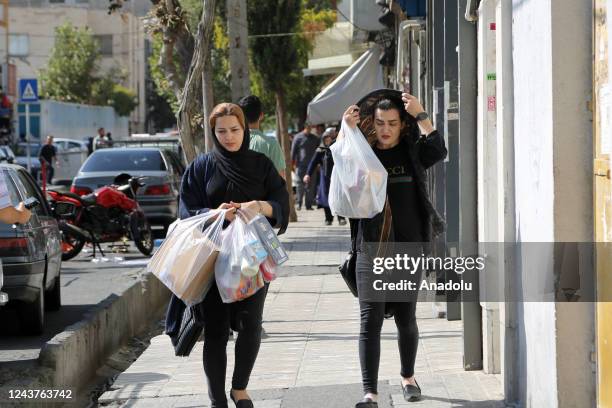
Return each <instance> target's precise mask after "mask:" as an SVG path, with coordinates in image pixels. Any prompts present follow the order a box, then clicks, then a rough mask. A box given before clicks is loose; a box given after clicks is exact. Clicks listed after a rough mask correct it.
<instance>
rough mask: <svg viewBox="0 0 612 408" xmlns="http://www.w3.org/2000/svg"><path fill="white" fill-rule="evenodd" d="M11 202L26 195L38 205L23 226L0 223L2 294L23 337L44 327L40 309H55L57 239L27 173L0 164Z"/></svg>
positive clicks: (42, 199) (58, 262)
mask: <svg viewBox="0 0 612 408" xmlns="http://www.w3.org/2000/svg"><path fill="white" fill-rule="evenodd" d="M0 172H2V174H0V176H2V177H4V179H5V181H6V186H7V188H8V189H9V194H10V197H11V202H12V204H13V205H17V204H18V203H19V202H20V201H24V200H26V199H28V198H30V197H34V198H36V199H37V200H38V201H39V203H40V204H39V205H38V206H37V207H35V208H33V209H32V217H31V218H30V221H29V222H28V223H27V224H23V225H8V224H4V223H0V258H1V259H2V269H3V272H4V286H3V287H2V290H3V291H4V292H6V293H7V294H8V297H9V303H8V305H7V306H6V307H13V306H14V307H15V308H17V311H18V314H19V316H20V320H21V323H22V327H23V329H24V331H25V332H26V333H28V334H40V333H42V332H43V329H44V321H45V309H46V310H58V309H59V308H60V306H61V284H60V268H61V262H62V258H61V257H62V251H61V246H60V245H61V236H60V231H59V228H58V226H57V221H56V220H55V218H54V217H53V215H52V214H51V210H50V208H49V205H48V203H47V200H46V199H45V197H44V196H43V194H42V192H41V191H40V189H39V188H38V186H37V185H36V183H35V182H34V179H33V178H32V176H30V174H28V172H27V171H26V170H25V169H24V168H22V167H20V166H17V165H11V164H0Z"/></svg>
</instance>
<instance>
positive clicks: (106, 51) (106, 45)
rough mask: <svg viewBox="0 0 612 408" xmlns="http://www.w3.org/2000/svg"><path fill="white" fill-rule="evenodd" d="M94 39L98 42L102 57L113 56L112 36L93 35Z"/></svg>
mask: <svg viewBox="0 0 612 408" xmlns="http://www.w3.org/2000/svg"><path fill="white" fill-rule="evenodd" d="M94 37H95V39H96V40H97V41H98V44H99V45H100V54H102V55H103V56H112V55H113V35H112V34H103V35H95V36H94Z"/></svg>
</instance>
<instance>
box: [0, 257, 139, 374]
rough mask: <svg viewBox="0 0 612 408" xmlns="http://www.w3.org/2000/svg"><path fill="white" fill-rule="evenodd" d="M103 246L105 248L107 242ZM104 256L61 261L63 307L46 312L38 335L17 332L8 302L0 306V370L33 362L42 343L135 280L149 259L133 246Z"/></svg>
mask: <svg viewBox="0 0 612 408" xmlns="http://www.w3.org/2000/svg"><path fill="white" fill-rule="evenodd" d="M102 248H103V249H104V250H105V251H106V248H107V245H103V247H102ZM85 250H87V249H85ZM106 258H107V259H108V261H106V262H102V261H99V262H92V257H91V252H88V253H81V254H79V255H78V256H77V257H76V258H74V259H73V260H71V261H67V262H63V263H62V271H61V274H62V308H61V309H60V310H59V311H57V312H47V314H46V322H45V326H46V329H45V333H44V334H43V335H41V336H26V335H22V334H21V333H20V328H19V321H18V318H17V315H16V313H15V310H11V308H10V302H9V305H8V306H7V307H4V308H0V369H3V368H9V367H12V366H15V368H17V366H23V365H29V364H33V363H35V362H36V359H38V354H39V352H40V349H41V347H42V345H43V344H44V343H45V342H47V341H48V340H49V339H51V338H52V337H54V336H55V335H56V334H58V333H60V332H62V331H64V330H65V328H66V327H68V326H70V325H72V324H74V323H77V322H79V321H80V320H81V319H82V318H83V315H84V314H85V313H87V312H88V311H89V310H91V309H92V308H93V307H95V306H96V305H97V304H98V303H100V302H101V301H102V300H104V299H106V298H107V297H109V296H112V295H113V294H118V293H120V292H121V291H123V290H124V289H126V288H128V287H129V286H130V285H131V284H132V283H133V282H134V281H135V280H136V279H138V274H139V273H140V272H141V271H142V270H143V268H144V265H145V264H146V262H147V260H148V258H146V257H144V256H143V255H142V254H141V253H140V252H138V250H137V249H136V248H135V247H133V246H132V247H130V249H129V252H128V253H125V254H123V253H112V252H109V253H106ZM98 259H99V258H98Z"/></svg>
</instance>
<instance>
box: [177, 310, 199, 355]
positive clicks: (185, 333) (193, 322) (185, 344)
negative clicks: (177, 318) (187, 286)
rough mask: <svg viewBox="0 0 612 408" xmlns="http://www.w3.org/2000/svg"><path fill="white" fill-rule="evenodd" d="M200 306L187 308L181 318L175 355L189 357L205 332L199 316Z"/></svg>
mask: <svg viewBox="0 0 612 408" xmlns="http://www.w3.org/2000/svg"><path fill="white" fill-rule="evenodd" d="M199 312H200V305H195V306H192V307H186V308H185V311H184V312H183V316H182V318H181V326H180V328H179V332H178V339H177V341H176V344H175V345H174V354H175V355H176V356H179V357H187V356H189V354H190V353H191V350H193V348H194V347H195V344H196V342H197V341H198V339H199V338H200V336H201V335H202V332H203V331H204V324H203V321H202V320H203V319H202V318H201V316H198V313H199Z"/></svg>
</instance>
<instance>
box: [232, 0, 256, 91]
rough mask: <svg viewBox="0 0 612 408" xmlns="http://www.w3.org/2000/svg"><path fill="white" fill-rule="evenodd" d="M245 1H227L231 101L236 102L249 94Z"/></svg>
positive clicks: (247, 33)
mask: <svg viewBox="0 0 612 408" xmlns="http://www.w3.org/2000/svg"><path fill="white" fill-rule="evenodd" d="M246 13H247V0H227V36H228V38H229V60H230V70H231V74H232V82H231V88H232V101H233V102H238V100H239V99H240V98H242V97H243V96H246V95H249V94H250V93H251V91H250V89H251V84H250V82H249V54H248V49H249V38H248V35H249V30H248V25H247V16H246Z"/></svg>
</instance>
